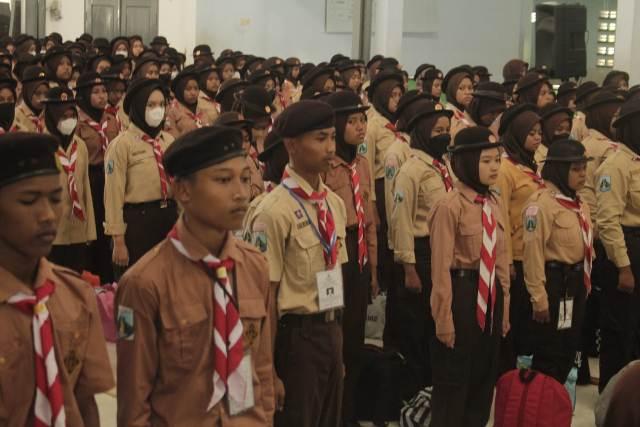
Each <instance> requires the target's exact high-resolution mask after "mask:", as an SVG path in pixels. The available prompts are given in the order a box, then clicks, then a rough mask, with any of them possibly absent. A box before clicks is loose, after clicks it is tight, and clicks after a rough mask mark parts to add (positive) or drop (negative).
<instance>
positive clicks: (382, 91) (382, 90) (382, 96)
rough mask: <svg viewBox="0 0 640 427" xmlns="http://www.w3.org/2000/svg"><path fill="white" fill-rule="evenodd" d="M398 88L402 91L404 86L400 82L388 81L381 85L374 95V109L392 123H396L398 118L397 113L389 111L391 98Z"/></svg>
mask: <svg viewBox="0 0 640 427" xmlns="http://www.w3.org/2000/svg"><path fill="white" fill-rule="evenodd" d="M396 87H399V88H401V89H402V85H401V84H400V83H398V81H396V80H387V81H384V82H382V83H380V85H378V87H377V88H376V91H375V92H374V94H373V107H374V108H375V109H376V111H377V112H378V113H380V114H382V115H383V116H384V117H385V118H386V119H387V120H389V121H390V122H391V123H395V121H396V117H395V113H392V112H391V111H389V98H391V92H393V89H395V88H396Z"/></svg>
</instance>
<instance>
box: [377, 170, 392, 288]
mask: <svg viewBox="0 0 640 427" xmlns="http://www.w3.org/2000/svg"><path fill="white" fill-rule="evenodd" d="M375 190H376V209H377V210H378V217H379V218H380V225H379V226H378V233H377V234H378V284H379V286H380V289H381V290H384V291H386V290H387V289H388V288H389V286H391V284H392V283H393V264H394V263H393V251H392V250H390V249H389V234H388V231H389V225H388V223H387V212H386V210H385V196H386V195H385V192H384V178H378V179H376V181H375Z"/></svg>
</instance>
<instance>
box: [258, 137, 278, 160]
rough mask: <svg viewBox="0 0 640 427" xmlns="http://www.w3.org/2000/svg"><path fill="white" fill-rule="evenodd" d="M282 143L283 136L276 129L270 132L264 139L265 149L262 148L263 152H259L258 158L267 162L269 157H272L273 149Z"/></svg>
mask: <svg viewBox="0 0 640 427" xmlns="http://www.w3.org/2000/svg"><path fill="white" fill-rule="evenodd" d="M281 144H282V136H281V135H280V134H279V133H278V132H276V131H274V130H272V131H271V132H269V133H268V134H267V136H266V138H265V139H264V149H263V150H262V153H260V154H258V160H260V161H261V162H263V163H264V162H266V161H267V160H268V159H269V157H271V153H273V150H274V149H275V148H276V147H277V146H279V145H281Z"/></svg>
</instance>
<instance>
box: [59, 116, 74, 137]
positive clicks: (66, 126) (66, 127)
mask: <svg viewBox="0 0 640 427" xmlns="http://www.w3.org/2000/svg"><path fill="white" fill-rule="evenodd" d="M77 124H78V120H77V119H75V118H70V119H64V120H60V121H59V122H58V130H59V131H60V133H61V134H63V135H64V136H69V135H71V134H72V133H73V131H74V130H76V125H77Z"/></svg>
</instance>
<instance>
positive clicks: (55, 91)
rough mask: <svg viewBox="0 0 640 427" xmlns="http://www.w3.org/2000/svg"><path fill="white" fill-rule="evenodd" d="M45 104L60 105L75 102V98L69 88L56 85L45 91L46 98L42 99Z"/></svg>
mask: <svg viewBox="0 0 640 427" xmlns="http://www.w3.org/2000/svg"><path fill="white" fill-rule="evenodd" d="M42 103H43V104H45V105H52V104H54V105H62V104H75V103H76V99H75V98H74V96H73V92H72V91H71V89H69V88H66V87H62V86H56V87H53V88H51V89H49V92H47V98H46V99H44V100H43V101H42Z"/></svg>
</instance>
